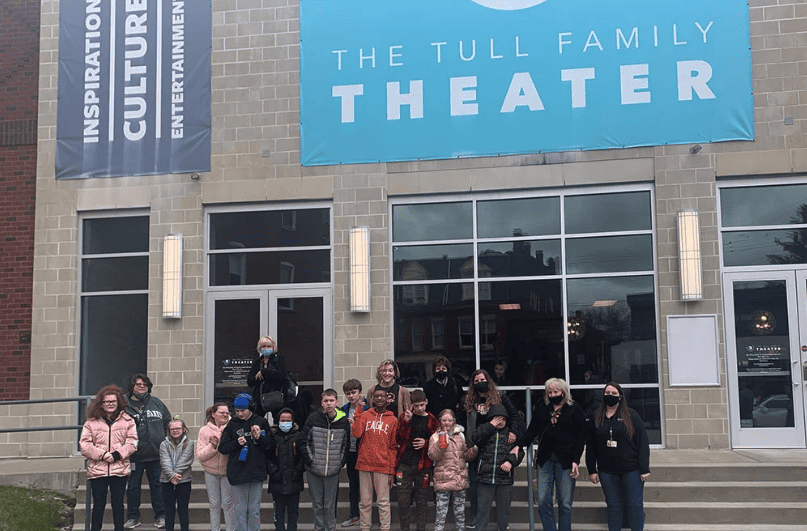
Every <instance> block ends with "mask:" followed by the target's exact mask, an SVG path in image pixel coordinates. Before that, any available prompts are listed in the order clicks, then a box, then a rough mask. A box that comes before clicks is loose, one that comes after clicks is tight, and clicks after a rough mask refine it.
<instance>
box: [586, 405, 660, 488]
mask: <svg viewBox="0 0 807 531" xmlns="http://www.w3.org/2000/svg"><path fill="white" fill-rule="evenodd" d="M628 413H629V414H630V420H631V423H632V424H633V437H631V438H630V439H629V438H628V433H627V430H626V429H625V425H624V424H622V421H621V420H620V419H618V418H616V415H614V416H613V417H611V418H610V419H609V418H607V417H606V418H604V419H603V422H602V426H600V427H597V426H596V425H595V419H593V418H592V419H591V420H590V421H589V425H588V430H587V431H588V442H587V443H586V448H587V450H586V468H587V469H588V473H589V474H599V473H600V472H605V473H606V474H625V473H627V472H633V471H635V470H638V471H639V473H640V474H648V473H649V472H650V441H649V440H648V438H647V431H646V430H645V427H644V422H642V418H641V417H640V416H639V414H638V413H637V412H636V411H634V410H633V409H631V408H628ZM612 436H613V440H614V441H616V448H613V447H609V446H608V444H607V442H608V440H609V439H610V438H611V437H612Z"/></svg>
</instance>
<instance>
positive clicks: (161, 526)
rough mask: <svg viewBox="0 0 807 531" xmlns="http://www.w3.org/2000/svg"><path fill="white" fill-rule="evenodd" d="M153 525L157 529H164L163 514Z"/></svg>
mask: <svg viewBox="0 0 807 531" xmlns="http://www.w3.org/2000/svg"><path fill="white" fill-rule="evenodd" d="M154 527H156V528H157V529H165V516H161V517H159V518H157V521H156V522H154Z"/></svg>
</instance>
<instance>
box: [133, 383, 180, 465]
mask: <svg viewBox="0 0 807 531" xmlns="http://www.w3.org/2000/svg"><path fill="white" fill-rule="evenodd" d="M126 413H128V414H129V416H130V417H132V419H134V421H135V425H136V426H137V451H136V452H135V453H133V454H132V456H131V458H130V459H131V460H132V462H134V463H147V462H149V461H159V460H160V444H162V442H163V441H164V440H165V436H166V435H168V423H169V422H171V413H170V412H169V411H168V408H167V407H165V404H163V403H162V401H161V400H160V399H159V398H157V397H156V396H152V395H151V393H149V394H147V395H146V399H145V400H143V401H142V402H141V401H140V400H135V399H134V397H133V396H132V393H129V394H127V395H126Z"/></svg>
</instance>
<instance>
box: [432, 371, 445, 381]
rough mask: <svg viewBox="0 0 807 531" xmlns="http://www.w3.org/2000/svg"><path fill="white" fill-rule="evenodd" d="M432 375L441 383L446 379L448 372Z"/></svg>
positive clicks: (438, 372)
mask: <svg viewBox="0 0 807 531" xmlns="http://www.w3.org/2000/svg"><path fill="white" fill-rule="evenodd" d="M434 375H435V376H436V377H437V379H438V380H441V381H443V380H445V379H446V378H448V372H447V371H437V372H436V373H434Z"/></svg>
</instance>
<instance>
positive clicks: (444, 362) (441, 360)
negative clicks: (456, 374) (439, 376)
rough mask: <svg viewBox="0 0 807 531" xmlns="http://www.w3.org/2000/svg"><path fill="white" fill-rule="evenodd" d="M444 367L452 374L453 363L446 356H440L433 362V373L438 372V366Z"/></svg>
mask: <svg viewBox="0 0 807 531" xmlns="http://www.w3.org/2000/svg"><path fill="white" fill-rule="evenodd" d="M438 365H442V366H444V367H445V368H446V370H447V371H448V372H451V362H450V361H448V358H446V357H445V356H440V357H439V358H436V359H435V360H434V361H433V362H432V372H437V366H438Z"/></svg>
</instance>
